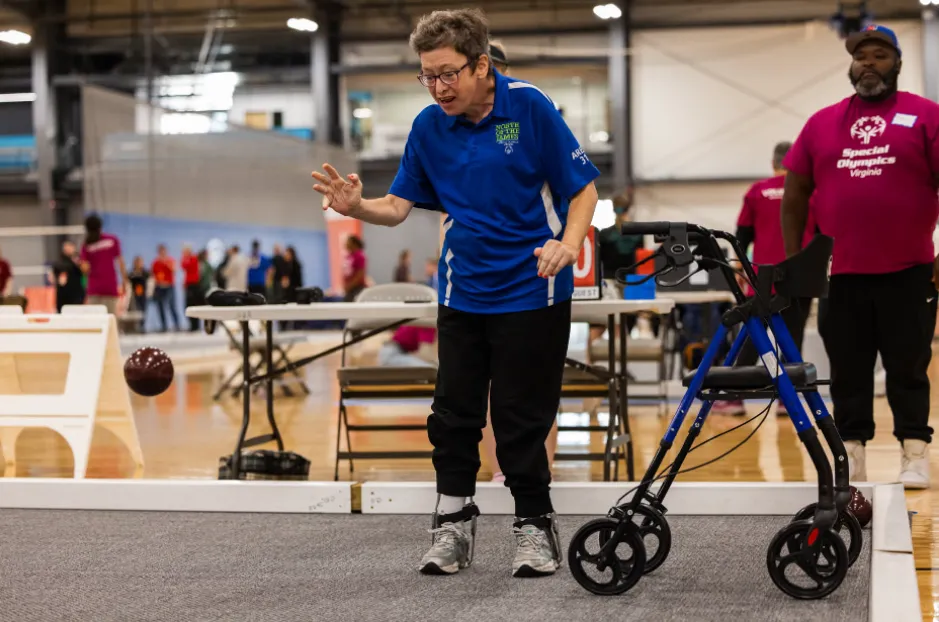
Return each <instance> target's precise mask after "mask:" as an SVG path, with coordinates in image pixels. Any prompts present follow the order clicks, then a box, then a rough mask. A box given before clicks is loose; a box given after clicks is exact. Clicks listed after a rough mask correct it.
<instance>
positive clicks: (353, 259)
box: [343, 235, 368, 302]
mask: <svg viewBox="0 0 939 622" xmlns="http://www.w3.org/2000/svg"><path fill="white" fill-rule="evenodd" d="M346 253H347V255H346V263H345V266H344V270H343V285H344V286H345V290H346V295H345V301H346V302H352V301H354V300H355V297H356V296H358V295H359V292H361V291H362V290H363V289H365V280H366V275H367V269H368V260H367V259H366V257H365V243H364V242H362V238H360V237H359V236H357V235H350V236H349V237H348V238H347V239H346Z"/></svg>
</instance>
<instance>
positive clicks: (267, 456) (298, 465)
mask: <svg viewBox="0 0 939 622" xmlns="http://www.w3.org/2000/svg"><path fill="white" fill-rule="evenodd" d="M231 459H232V457H231V456H222V457H221V458H219V459H218V478H219V479H232V476H231ZM238 471H239V473H238V474H239V479H276V480H307V479H309V478H310V461H309V460H307V459H306V458H304V457H303V456H301V455H300V454H296V453H293V452H292V451H274V450H271V449H259V450H257V451H245V452H242V453H241V460H240V464H239V466H238Z"/></svg>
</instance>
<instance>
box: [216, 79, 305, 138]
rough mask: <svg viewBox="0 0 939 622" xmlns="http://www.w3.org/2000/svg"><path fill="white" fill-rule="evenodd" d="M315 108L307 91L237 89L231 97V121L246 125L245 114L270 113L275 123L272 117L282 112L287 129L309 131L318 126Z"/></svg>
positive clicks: (286, 88) (280, 88)
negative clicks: (307, 129)
mask: <svg viewBox="0 0 939 622" xmlns="http://www.w3.org/2000/svg"><path fill="white" fill-rule="evenodd" d="M314 106H315V104H314V102H313V95H312V94H311V93H310V90H309V89H308V88H304V89H296V88H294V89H291V88H289V87H277V88H251V89H237V90H236V91H235V93H234V96H233V97H232V107H231V110H230V111H229V113H228V120H229V121H230V122H232V123H235V124H237V125H244V124H245V114H246V113H248V112H267V113H270V114H271V120H272V121H273V113H274V112H277V111H280V112H283V113H284V124H283V126H284V127H285V128H307V127H313V126H314V125H315V112H316V111H315V110H314Z"/></svg>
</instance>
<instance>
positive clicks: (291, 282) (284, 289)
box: [280, 246, 303, 330]
mask: <svg viewBox="0 0 939 622" xmlns="http://www.w3.org/2000/svg"><path fill="white" fill-rule="evenodd" d="M283 268H284V276H282V277H281V279H280V289H281V296H282V298H281V302H297V289H298V288H300V287H303V266H302V265H301V264H300V260H299V259H297V251H296V249H294V247H293V246H288V247H287V251H286V252H285V253H284V266H283ZM296 327H297V323H296V322H281V323H280V328H281V330H289V329H291V328H296Z"/></svg>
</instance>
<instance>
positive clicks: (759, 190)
mask: <svg viewBox="0 0 939 622" xmlns="http://www.w3.org/2000/svg"><path fill="white" fill-rule="evenodd" d="M791 148H792V143H789V142H781V143H778V144H777V145H776V146H775V147H774V149H773V163H772V166H773V175H772V177H768V178H766V179H763V180H760V181H758V182H756V183H754V184H753V185H752V186H750V188H749V189H748V190H747V192H746V194H745V195H744V197H743V207H742V208H741V209H740V215H739V216H738V217H737V234H736V237H737V240H738V241H739V242H740V248H741V249H743V251H744V252H746V251H747V250H748V249H749V248H750V246H751V245H752V246H753V259H752V260H751V261H752V263H753V266H754V268H756V267H757V266H758V265H760V264H766V265H775V264H778V263H780V262H781V261H783V260H784V259H785V258H786V249H785V247H784V246H783V234H782V220H781V215H780V210H781V207H782V197H783V184H784V182H785V180H786V169H785V168H783V159H784V158H785V157H786V154H788V153H789V149H791ZM814 235H815V221H814V218H813V217H812V212H811V211H810V212H809V219H808V222H807V223H806V226H805V235H804V236H803V240H802V245H803V246H805V245H806V244H808V243H809V241H811V239H812V236H814ZM737 282H738V283H739V284H740V287H741V288H743V290H744V291H745V292H746V293H747V295H748V296H753V294H754V292H753V289H752V288H751V287H750V285H749V284H748V283H747V281H746V280H745V279H744V278H743V276H742V275H738V277H737ZM811 309H812V299H811V298H803V299H797V300H793V301H792V304H791V305H790V306H789V307H787V308H786V309H785V310H784V311H783V312H782V316H783V320H784V321H785V322H786V327H787V328H788V329H789V333H790V334H791V335H792V339H793V341H795V343H796V347H797V348H799V350H800V351H801V350H802V339H803V335H804V334H805V324H806V322H807V321H808V319H809V311H810V310H811ZM757 359H758V355H757V351H756V348H755V347H753V342H752V341H750V340H749V339H748V340H747V342H746V343H745V344H744V346H743V350H741V352H740V356H738V357H737V362H736V365H756V364H757ZM712 412H714V413H720V414H725V415H743V414H746V412H747V410H746V408H745V407H744V405H743V400H727V401H719V402H714V405H713V407H712ZM777 414H786V407H785V406H784V405H783V404H782V403H780V404H779V407H778V411H777Z"/></svg>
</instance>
